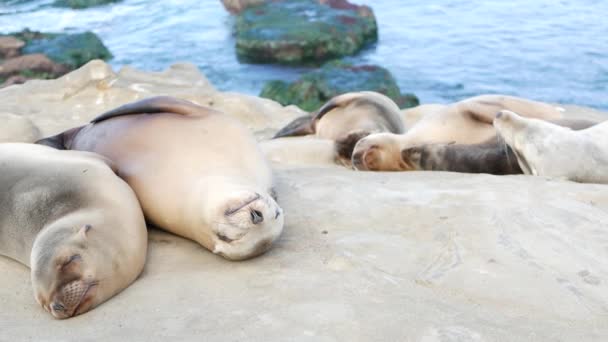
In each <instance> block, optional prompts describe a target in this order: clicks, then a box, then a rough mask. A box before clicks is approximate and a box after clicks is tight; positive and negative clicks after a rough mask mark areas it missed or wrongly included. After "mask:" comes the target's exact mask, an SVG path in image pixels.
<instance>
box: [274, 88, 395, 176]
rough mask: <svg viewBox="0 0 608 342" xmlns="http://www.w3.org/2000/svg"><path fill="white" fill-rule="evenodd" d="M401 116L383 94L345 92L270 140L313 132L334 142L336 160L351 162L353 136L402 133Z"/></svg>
mask: <svg viewBox="0 0 608 342" xmlns="http://www.w3.org/2000/svg"><path fill="white" fill-rule="evenodd" d="M402 115H403V114H402V113H401V112H400V110H399V107H398V106H397V105H396V104H395V103H394V102H393V100H391V99H390V98H388V97H387V96H385V95H383V94H380V93H376V92H373V91H361V92H352V93H346V94H342V95H338V96H336V97H334V98H332V99H330V100H329V101H328V102H327V103H326V104H324V105H323V106H322V107H321V108H320V109H319V110H318V111H317V112H316V113H315V114H314V115H305V116H302V117H299V118H297V119H295V120H294V121H292V122H291V123H289V124H288V125H287V126H285V127H284V128H282V129H281V130H280V131H279V132H278V133H277V134H276V135H275V136H274V137H273V139H276V138H281V137H290V136H301V135H309V134H314V135H315V136H316V137H317V138H321V139H326V140H332V141H335V142H336V145H337V146H336V150H335V154H336V159H337V160H338V162H341V163H343V164H350V159H351V154H352V149H353V147H354V145H355V144H354V143H353V142H352V141H353V139H360V138H361V137H364V136H366V135H369V134H371V133H379V132H390V133H395V134H401V133H403V132H404V131H405V128H404V125H403V119H402ZM355 143H356V141H355Z"/></svg>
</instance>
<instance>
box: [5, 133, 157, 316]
mask: <svg viewBox="0 0 608 342" xmlns="http://www.w3.org/2000/svg"><path fill="white" fill-rule="evenodd" d="M0 164H1V165H3V167H2V173H1V174H0V189H2V191H1V193H0V202H1V203H3V207H2V208H0V214H1V218H0V254H2V255H5V256H8V257H10V258H13V259H15V260H17V261H19V262H21V263H23V264H25V265H26V266H29V267H31V276H32V286H33V289H34V297H35V298H36V300H37V301H38V303H39V304H40V305H41V306H42V307H43V308H44V309H45V310H47V311H48V312H50V313H51V314H52V315H53V316H54V317H56V318H68V317H71V316H74V315H78V314H81V313H84V312H86V311H88V310H90V309H92V308H94V307H96V306H97V305H99V304H100V303H102V302H104V301H106V300H107V299H109V298H110V297H112V296H113V295H115V294H116V293H118V292H120V291H122V290H123V289H124V288H126V287H127V286H129V285H130V284H131V283H132V282H133V281H134V280H135V279H136V278H137V276H138V275H139V274H140V273H141V271H142V269H143V266H144V262H145V258H146V249H147V230H146V225H145V221H144V217H143V213H142V211H141V208H140V207H139V203H138V202H137V198H136V197H135V194H134V193H133V191H132V190H131V188H129V186H128V185H127V184H126V183H125V182H124V181H122V180H121V179H120V178H118V177H117V176H116V175H115V174H114V173H113V172H112V170H111V169H110V168H109V167H108V165H106V164H105V160H104V159H103V158H101V157H100V156H97V155H95V154H92V153H84V152H76V151H57V150H54V149H52V148H49V147H46V146H38V145H32V144H16V143H5V144H0ZM68 261H69V262H68Z"/></svg>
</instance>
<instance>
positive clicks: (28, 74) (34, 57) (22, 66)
mask: <svg viewBox="0 0 608 342" xmlns="http://www.w3.org/2000/svg"><path fill="white" fill-rule="evenodd" d="M68 71H69V69H68V68H67V67H66V66H64V65H61V64H57V63H55V62H53V61H51V60H50V59H49V58H48V57H47V56H45V55H43V54H40V53H36V54H31V55H23V56H19V57H14V58H10V59H7V60H5V61H4V62H3V63H2V64H0V80H2V79H4V78H7V77H10V76H16V75H19V76H23V77H25V78H27V79H32V78H42V79H48V78H55V77H57V76H61V75H63V74H65V73H66V72H68Z"/></svg>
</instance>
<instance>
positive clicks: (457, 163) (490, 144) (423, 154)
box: [401, 119, 597, 175]
mask: <svg viewBox="0 0 608 342" xmlns="http://www.w3.org/2000/svg"><path fill="white" fill-rule="evenodd" d="M550 122H552V123H554V124H556V125H559V126H562V127H568V128H570V129H573V130H581V129H585V128H589V127H591V126H593V125H595V124H597V122H594V121H589V120H574V119H560V120H551V121H550ZM401 158H402V160H403V162H404V163H405V164H407V165H408V166H409V168H410V169H411V170H416V171H422V170H425V171H452V172H464V173H489V174H495V175H511V174H521V173H523V171H522V169H521V168H520V167H519V163H518V161H517V157H516V156H515V154H514V153H513V150H512V149H511V148H510V147H509V145H507V144H506V143H505V141H504V139H502V138H501V137H500V136H498V135H496V136H494V137H492V138H490V140H488V141H486V142H483V143H480V144H472V145H467V144H425V145H420V146H414V147H408V148H405V149H404V150H403V151H401Z"/></svg>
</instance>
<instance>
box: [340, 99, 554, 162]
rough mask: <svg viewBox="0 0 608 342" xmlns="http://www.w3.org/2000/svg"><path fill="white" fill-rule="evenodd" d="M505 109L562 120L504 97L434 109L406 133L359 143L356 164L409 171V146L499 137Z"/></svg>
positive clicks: (547, 108)
mask: <svg viewBox="0 0 608 342" xmlns="http://www.w3.org/2000/svg"><path fill="white" fill-rule="evenodd" d="M502 109H508V110H514V111H518V112H519V113H521V114H522V115H524V116H527V117H533V118H539V119H543V120H550V119H559V118H560V117H561V115H562V114H561V111H560V110H559V109H558V108H557V107H554V106H552V105H549V104H545V103H541V102H536V101H530V100H525V99H521V98H516V97H511V96H503V95H482V96H477V97H473V98H470V99H467V100H464V101H461V102H457V103H454V104H452V105H450V106H447V107H446V108H444V109H442V110H433V111H431V112H429V113H428V114H426V115H422V116H421V118H420V119H419V120H418V122H416V124H414V125H413V126H412V127H411V128H410V129H409V130H408V131H407V132H406V133H404V134H393V133H376V134H371V135H368V136H366V137H364V138H362V139H360V140H358V141H357V142H356V145H355V147H354V149H353V153H352V164H353V166H355V168H357V169H359V170H372V171H407V170H410V167H409V165H407V164H406V163H404V162H403V161H402V158H401V151H402V150H403V149H405V148H407V147H412V146H417V145H422V144H429V143H451V142H454V143H457V144H478V143H483V142H486V141H488V140H489V139H491V138H492V137H493V136H495V135H496V130H495V129H494V127H493V126H492V122H493V120H494V117H495V115H496V113H498V112H499V111H500V110H502Z"/></svg>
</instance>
